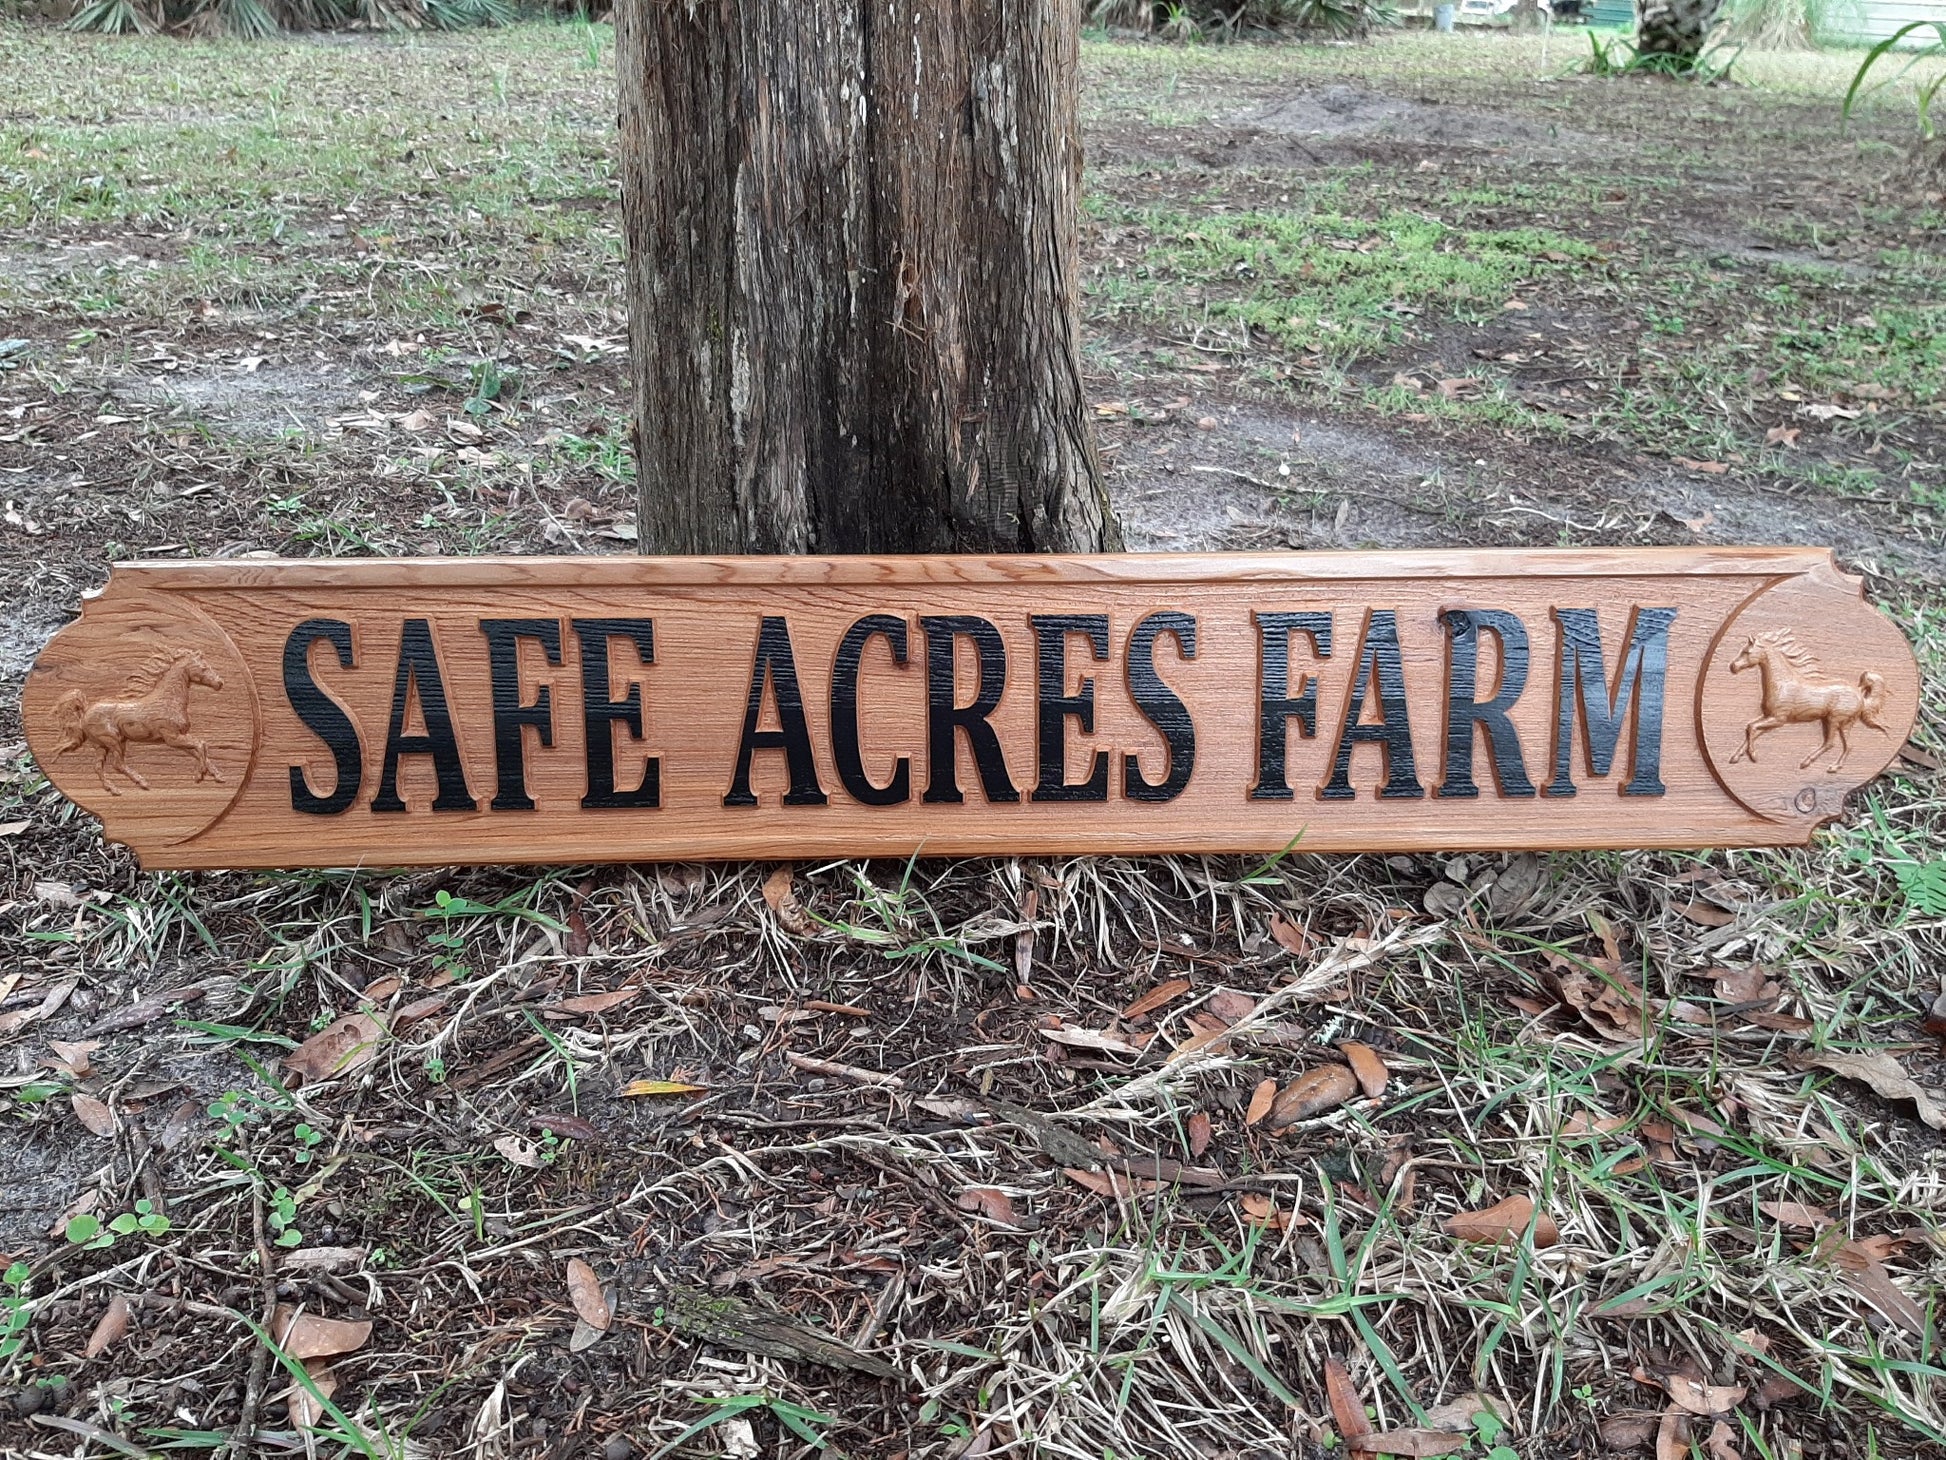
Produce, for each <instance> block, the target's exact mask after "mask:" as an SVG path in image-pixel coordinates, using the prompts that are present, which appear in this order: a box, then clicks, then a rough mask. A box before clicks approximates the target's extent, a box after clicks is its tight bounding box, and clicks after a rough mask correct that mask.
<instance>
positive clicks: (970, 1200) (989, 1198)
mask: <svg viewBox="0 0 1946 1460" xmlns="http://www.w3.org/2000/svg"><path fill="white" fill-rule="evenodd" d="M953 1205H954V1206H956V1207H958V1208H959V1209H960V1210H961V1211H963V1212H974V1213H977V1214H978V1215H980V1216H982V1217H985V1218H986V1219H987V1220H988V1221H989V1222H998V1223H999V1224H1000V1225H1001V1226H1003V1227H1018V1226H1019V1225H1020V1223H1019V1221H1018V1220H1017V1219H1016V1218H1015V1216H1014V1203H1013V1198H1012V1197H1010V1196H1008V1195H1007V1193H1006V1192H1004V1191H1002V1190H1001V1189H1000V1188H999V1187H997V1186H969V1187H967V1188H966V1190H964V1191H962V1192H961V1193H960V1194H959V1195H958V1196H957V1197H955V1198H954V1200H953Z"/></svg>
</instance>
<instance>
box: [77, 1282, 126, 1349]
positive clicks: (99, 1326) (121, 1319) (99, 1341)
mask: <svg viewBox="0 0 1946 1460" xmlns="http://www.w3.org/2000/svg"><path fill="white" fill-rule="evenodd" d="M127 1333H128V1299H127V1298H125V1297H123V1296H122V1295H121V1294H120V1293H117V1294H115V1296H114V1297H112V1298H110V1299H109V1300H108V1307H107V1308H106V1309H105V1310H104V1311H103V1313H102V1315H101V1320H100V1322H98V1323H96V1324H95V1331H94V1332H93V1333H91V1334H89V1335H88V1346H87V1348H85V1349H83V1350H82V1354H81V1356H82V1357H83V1358H87V1359H94V1358H100V1357H101V1355H103V1354H105V1353H107V1352H108V1350H109V1349H111V1348H113V1347H114V1346H115V1345H116V1344H118V1343H120V1342H121V1341H122V1339H123V1337H124V1336H125V1335H126V1334H127Z"/></svg>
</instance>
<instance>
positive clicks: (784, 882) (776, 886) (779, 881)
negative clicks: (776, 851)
mask: <svg viewBox="0 0 1946 1460" xmlns="http://www.w3.org/2000/svg"><path fill="white" fill-rule="evenodd" d="M792 872H793V869H792V867H791V864H790V863H789V862H786V863H784V865H783V866H781V867H779V868H778V869H777V870H776V871H775V872H772V873H771V874H770V875H769V876H768V877H766V878H765V879H764V901H765V902H767V903H769V904H770V911H771V913H772V915H773V916H774V917H775V918H776V919H777V926H778V927H780V928H782V929H783V930H784V931H785V932H787V933H790V934H793V935H795V936H796V937H799V938H808V937H810V936H811V934H813V933H815V932H816V931H817V930H818V927H817V924H816V923H814V922H812V921H811V918H810V915H809V914H808V913H806V912H805V911H804V904H803V903H801V902H799V901H798V900H797V890H796V888H795V887H794V886H793V885H792Z"/></svg>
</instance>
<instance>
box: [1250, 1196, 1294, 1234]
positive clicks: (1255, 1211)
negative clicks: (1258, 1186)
mask: <svg viewBox="0 0 1946 1460" xmlns="http://www.w3.org/2000/svg"><path fill="white" fill-rule="evenodd" d="M1237 1204H1238V1205H1239V1206H1241V1207H1242V1208H1243V1215H1244V1217H1245V1218H1246V1219H1247V1220H1248V1221H1249V1223H1250V1225H1251V1226H1253V1227H1268V1228H1269V1229H1270V1230H1271V1231H1273V1232H1281V1231H1283V1230H1284V1229H1285V1228H1286V1227H1288V1226H1289V1225H1290V1217H1289V1215H1288V1214H1287V1213H1284V1212H1280V1211H1279V1210H1278V1209H1277V1204H1276V1203H1275V1202H1273V1201H1272V1200H1271V1199H1270V1198H1269V1197H1267V1196H1265V1195H1264V1194H1263V1193H1262V1192H1259V1191H1252V1192H1246V1193H1245V1194H1244V1195H1243V1196H1242V1197H1241V1198H1239V1199H1238V1203H1237Z"/></svg>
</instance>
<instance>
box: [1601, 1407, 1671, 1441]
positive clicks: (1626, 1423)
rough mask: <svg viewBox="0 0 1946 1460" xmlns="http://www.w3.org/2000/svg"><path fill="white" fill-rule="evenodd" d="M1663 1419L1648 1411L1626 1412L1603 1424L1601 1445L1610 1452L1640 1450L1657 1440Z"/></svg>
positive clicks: (1610, 1418) (1609, 1418) (1612, 1416)
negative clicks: (1657, 1428) (1657, 1429)
mask: <svg viewBox="0 0 1946 1460" xmlns="http://www.w3.org/2000/svg"><path fill="white" fill-rule="evenodd" d="M1661 1422H1662V1417H1661V1416H1660V1415H1657V1414H1651V1413H1649V1412H1648V1411H1647V1410H1624V1411H1623V1412H1621V1413H1620V1414H1611V1415H1609V1416H1608V1417H1607V1418H1606V1419H1604V1420H1602V1422H1601V1443H1602V1444H1603V1446H1604V1447H1606V1448H1607V1449H1610V1450H1640V1449H1641V1448H1642V1447H1643V1446H1645V1445H1647V1444H1648V1443H1649V1442H1650V1441H1651V1440H1653V1439H1654V1438H1655V1432H1656V1427H1657V1426H1658V1425H1659V1424H1660V1423H1661Z"/></svg>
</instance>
